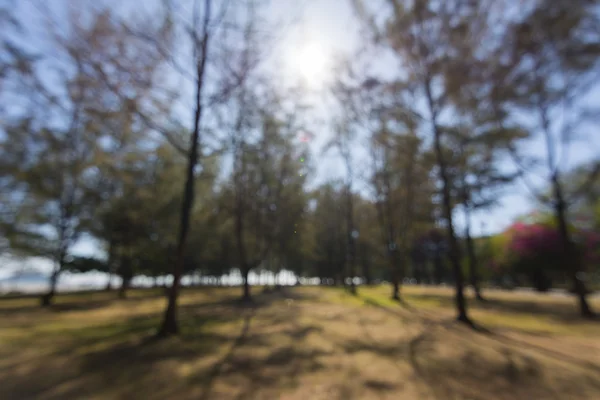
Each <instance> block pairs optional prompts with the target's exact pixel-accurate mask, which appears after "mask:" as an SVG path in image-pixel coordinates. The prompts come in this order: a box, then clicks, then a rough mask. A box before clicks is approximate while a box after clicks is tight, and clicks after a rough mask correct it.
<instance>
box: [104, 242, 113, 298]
mask: <svg viewBox="0 0 600 400" xmlns="http://www.w3.org/2000/svg"><path fill="white" fill-rule="evenodd" d="M114 263H115V244H114V241H113V240H110V241H109V242H108V271H107V272H108V280H107V281H106V287H105V288H104V290H105V291H107V292H109V291H111V290H112V276H113V273H114V272H115V271H114Z"/></svg>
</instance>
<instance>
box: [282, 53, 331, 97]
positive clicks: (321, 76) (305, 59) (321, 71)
mask: <svg viewBox="0 0 600 400" xmlns="http://www.w3.org/2000/svg"><path fill="white" fill-rule="evenodd" d="M290 62H291V63H292V65H291V66H292V69H293V71H294V75H296V76H297V77H298V78H299V79H301V81H302V83H303V84H305V85H306V86H308V87H310V88H313V89H317V88H321V87H322V86H323V85H324V84H325V82H326V81H327V78H328V75H329V60H328V54H327V53H326V52H325V51H324V50H323V48H322V46H320V45H319V44H317V43H308V44H306V45H304V46H303V47H301V48H300V49H298V51H296V52H295V54H294V55H293V57H291V60H290Z"/></svg>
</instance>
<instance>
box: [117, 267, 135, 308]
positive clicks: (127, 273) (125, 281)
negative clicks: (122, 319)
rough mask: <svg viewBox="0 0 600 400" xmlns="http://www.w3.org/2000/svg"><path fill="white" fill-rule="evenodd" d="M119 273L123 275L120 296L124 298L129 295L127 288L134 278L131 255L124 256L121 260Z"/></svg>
mask: <svg viewBox="0 0 600 400" xmlns="http://www.w3.org/2000/svg"><path fill="white" fill-rule="evenodd" d="M119 275H120V276H121V281H122V282H121V287H120V288H119V298H121V299H124V298H126V297H127V290H128V289H129V286H130V284H131V279H132V278H133V270H132V268H131V259H130V258H129V257H124V258H123V259H122V260H121V265H120V267H119Z"/></svg>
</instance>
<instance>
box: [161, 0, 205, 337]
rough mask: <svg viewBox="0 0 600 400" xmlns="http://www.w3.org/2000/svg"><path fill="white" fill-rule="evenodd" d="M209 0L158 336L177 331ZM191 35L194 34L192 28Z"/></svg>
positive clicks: (200, 116)
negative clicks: (173, 251) (169, 280)
mask: <svg viewBox="0 0 600 400" xmlns="http://www.w3.org/2000/svg"><path fill="white" fill-rule="evenodd" d="M210 6H211V0H205V2H204V22H203V32H202V40H201V51H200V55H199V60H197V63H196V77H195V78H196V102H195V103H196V104H195V106H196V110H195V113H194V129H193V131H192V137H191V143H190V148H189V152H188V165H187V170H186V182H185V187H184V191H183V202H182V205H181V219H180V223H179V235H178V238H177V252H176V254H175V263H174V264H173V283H172V284H171V290H170V291H169V300H168V304H167V309H166V310H165V314H164V319H163V322H162V325H161V327H160V329H159V331H158V336H162V337H164V336H169V335H176V334H177V333H179V325H178V323H177V298H178V295H179V286H180V280H181V273H182V270H183V263H184V254H185V247H186V241H187V236H188V230H189V225H190V213H191V210H192V206H193V204H194V181H195V177H194V170H195V168H196V165H197V164H198V140H199V137H200V120H201V118H202V111H203V107H202V88H203V85H204V71H205V66H206V59H207V56H208V54H207V51H208V41H209V31H208V28H209V26H208V25H209V22H210ZM194 35H197V33H196V32H194Z"/></svg>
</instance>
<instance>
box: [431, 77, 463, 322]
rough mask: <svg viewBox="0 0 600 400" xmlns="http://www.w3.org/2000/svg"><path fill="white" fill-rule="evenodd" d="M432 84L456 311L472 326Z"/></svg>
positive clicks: (434, 121) (432, 122)
mask: <svg viewBox="0 0 600 400" xmlns="http://www.w3.org/2000/svg"><path fill="white" fill-rule="evenodd" d="M430 85H431V82H430V81H429V80H427V81H426V82H425V92H426V95H427V101H428V105H429V110H430V112H431V127H432V130H433V135H434V146H435V155H436V159H437V164H438V168H439V172H440V178H441V180H442V206H443V207H442V208H443V212H444V218H445V220H446V231H447V234H448V241H449V242H450V243H449V244H450V262H451V263H452V270H453V272H454V286H455V291H456V293H455V302H456V310H457V312H458V315H457V320H458V321H460V322H464V323H467V324H469V325H472V322H471V320H470V319H469V317H468V315H467V307H466V303H465V296H464V293H463V285H464V284H463V274H462V269H461V265H460V249H459V247H458V241H457V240H456V235H455V233H454V225H453V218H452V197H451V194H450V179H449V178H448V173H447V171H446V163H445V160H444V154H443V151H442V141H441V134H442V132H440V129H439V127H438V125H437V108H436V106H435V105H434V102H433V95H432V93H431V87H430Z"/></svg>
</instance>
